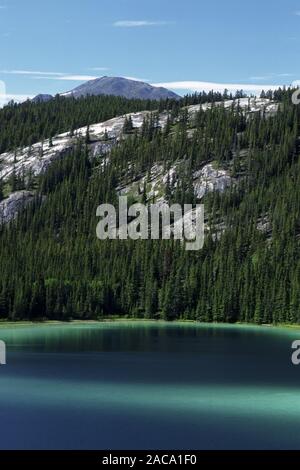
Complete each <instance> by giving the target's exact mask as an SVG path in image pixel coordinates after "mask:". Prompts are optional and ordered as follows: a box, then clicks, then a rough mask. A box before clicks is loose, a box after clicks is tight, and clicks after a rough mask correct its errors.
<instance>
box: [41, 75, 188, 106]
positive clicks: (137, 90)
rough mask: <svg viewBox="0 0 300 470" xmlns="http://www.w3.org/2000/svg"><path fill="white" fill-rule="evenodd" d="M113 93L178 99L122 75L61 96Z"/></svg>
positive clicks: (154, 98)
mask: <svg viewBox="0 0 300 470" xmlns="http://www.w3.org/2000/svg"><path fill="white" fill-rule="evenodd" d="M89 95H91V96H100V95H113V96H123V97H124V98H128V99H142V100H165V99H180V96H179V95H177V94H176V93H174V92H173V91H170V90H167V89H166V88H162V87H155V86H152V85H149V83H145V82H140V81H137V80H130V79H128V78H123V77H101V78H96V79H94V80H89V81H88V82H85V83H83V84H82V85H79V86H78V87H76V88H74V89H73V90H70V91H68V92H66V93H61V96H65V97H74V98H81V97H84V96H89ZM51 98H52V97H51V95H38V96H36V97H35V98H34V99H33V101H34V102H41V101H48V100H49V99H51Z"/></svg>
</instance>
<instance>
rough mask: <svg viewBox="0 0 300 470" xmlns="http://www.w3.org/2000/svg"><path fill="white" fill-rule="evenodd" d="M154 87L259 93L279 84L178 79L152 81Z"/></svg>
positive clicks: (191, 90) (184, 90) (193, 91)
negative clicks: (160, 81) (178, 80)
mask: <svg viewBox="0 0 300 470" xmlns="http://www.w3.org/2000/svg"><path fill="white" fill-rule="evenodd" d="M152 85H153V86H156V87H164V88H170V89H172V90H179V91H183V92H187V91H188V92H190V93H195V92H201V91H206V92H209V91H211V90H214V91H220V92H222V91H224V90H225V89H227V90H229V91H230V92H235V91H237V90H244V91H245V92H249V93H254V94H256V93H260V92H261V91H262V90H276V89H277V88H279V86H280V85H267V84H264V85H258V84H253V83H216V82H201V81H189V80H186V81H180V82H163V83H152Z"/></svg>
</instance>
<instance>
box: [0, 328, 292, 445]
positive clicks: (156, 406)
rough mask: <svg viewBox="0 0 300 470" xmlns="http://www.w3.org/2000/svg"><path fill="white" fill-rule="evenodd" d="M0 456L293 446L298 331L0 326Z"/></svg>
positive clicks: (272, 329) (273, 329) (275, 329)
mask: <svg viewBox="0 0 300 470" xmlns="http://www.w3.org/2000/svg"><path fill="white" fill-rule="evenodd" d="M0 339H1V340H4V341H5V342H6V344H7V365H6V366H1V367H0V424H1V427H0V448H1V449H139V448H141V449H151V448H153V449H168V448H169V449H249V448H251V449H300V393H299V392H300V366H298V367H295V366H293V365H292V363H291V353H292V350H291V344H292V342H293V341H294V340H296V339H300V330H288V329H280V328H278V329H277V328H267V327H265V328H262V327H251V326H225V325H218V326H214V325H213V326H206V325H197V324H182V323H173V324H166V323H150V322H114V323H99V324H94V323H93V324H84V323H82V324H61V325H37V326H32V325H28V326H15V325H14V326H9V327H3V326H2V327H1V326H0Z"/></svg>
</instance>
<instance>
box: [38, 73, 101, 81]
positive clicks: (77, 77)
mask: <svg viewBox="0 0 300 470" xmlns="http://www.w3.org/2000/svg"><path fill="white" fill-rule="evenodd" d="M35 78H38V79H43V80H63V81H66V82H68V81H69V82H87V81H89V80H96V78H99V77H96V76H94V75H62V76H56V77H53V76H48V77H47V76H40V77H35Z"/></svg>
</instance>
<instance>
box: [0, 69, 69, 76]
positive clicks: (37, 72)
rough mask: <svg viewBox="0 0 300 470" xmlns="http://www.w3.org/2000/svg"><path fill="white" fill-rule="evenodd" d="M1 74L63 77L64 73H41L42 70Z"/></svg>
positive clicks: (14, 71) (11, 71) (6, 71)
mask: <svg viewBox="0 0 300 470" xmlns="http://www.w3.org/2000/svg"><path fill="white" fill-rule="evenodd" d="M0 73H7V74H12V75H35V76H57V77H59V76H63V75H66V73H63V72H41V71H40V70H1V71H0Z"/></svg>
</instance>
